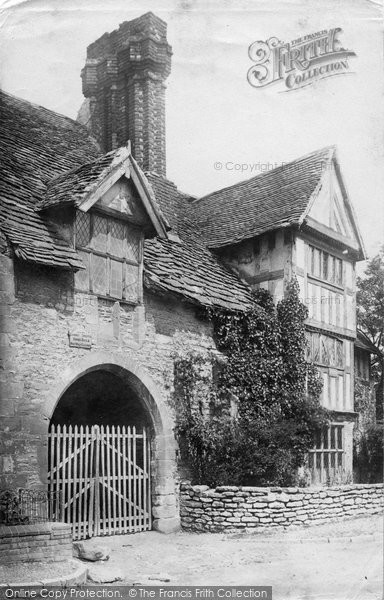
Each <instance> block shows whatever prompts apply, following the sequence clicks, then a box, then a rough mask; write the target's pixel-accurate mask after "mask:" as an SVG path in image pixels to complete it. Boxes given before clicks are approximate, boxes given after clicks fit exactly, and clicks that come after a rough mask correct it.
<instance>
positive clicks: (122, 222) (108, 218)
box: [73, 209, 144, 305]
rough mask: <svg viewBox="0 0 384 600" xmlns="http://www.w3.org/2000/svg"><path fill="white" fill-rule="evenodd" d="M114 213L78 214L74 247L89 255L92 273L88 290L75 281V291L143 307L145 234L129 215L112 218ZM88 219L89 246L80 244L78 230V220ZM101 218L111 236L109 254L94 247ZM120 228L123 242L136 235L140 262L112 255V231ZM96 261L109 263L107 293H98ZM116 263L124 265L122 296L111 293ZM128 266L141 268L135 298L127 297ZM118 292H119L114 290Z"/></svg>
mask: <svg viewBox="0 0 384 600" xmlns="http://www.w3.org/2000/svg"><path fill="white" fill-rule="evenodd" d="M111 212H112V211H108V212H106V211H103V210H100V209H95V210H92V211H90V212H86V213H83V212H82V211H79V210H77V211H76V215H75V219H74V228H73V242H74V247H75V249H76V250H77V251H79V252H81V253H85V254H87V255H88V265H87V269H86V272H87V273H88V286H87V289H83V288H81V287H79V286H76V281H75V291H77V292H82V293H90V294H94V295H96V296H98V297H100V298H106V299H111V300H116V301H119V302H125V303H128V304H134V305H137V304H141V303H142V301H143V252H144V233H143V231H142V228H140V227H138V225H137V224H136V223H133V222H132V221H131V220H130V219H127V218H126V216H125V215H121V214H120V213H116V214H111ZM79 215H81V216H85V215H87V217H88V219H89V224H88V228H89V235H88V243H87V245H80V244H78V243H77V238H78V229H77V220H78V216H79ZM97 218H101V219H103V220H104V221H105V222H106V223H107V232H106V237H107V239H106V251H103V250H100V249H97V248H95V247H92V238H93V234H94V228H95V220H96V219H97ZM116 223H117V224H118V225H119V226H121V227H123V228H124V229H125V233H124V234H123V236H124V237H122V238H121V239H128V237H129V231H133V232H135V235H136V236H137V241H138V242H137V250H138V258H137V260H135V259H134V258H131V257H128V256H127V255H126V254H125V255H124V256H119V255H118V254H115V253H113V252H111V251H110V249H111V229H112V225H113V224H116ZM93 257H101V258H103V259H105V273H106V277H105V280H106V285H105V293H103V292H101V291H98V290H97V289H95V287H96V286H95V280H94V266H93V263H94V260H93ZM113 262H117V263H120V264H121V265H122V278H121V296H119V295H116V294H113V293H111V288H112V267H111V264H113ZM127 266H132V267H135V268H137V294H136V297H135V298H133V297H132V298H129V297H125V296H124V294H125V293H126V292H125V282H126V276H127ZM113 291H115V290H113Z"/></svg>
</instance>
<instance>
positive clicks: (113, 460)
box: [48, 425, 151, 539]
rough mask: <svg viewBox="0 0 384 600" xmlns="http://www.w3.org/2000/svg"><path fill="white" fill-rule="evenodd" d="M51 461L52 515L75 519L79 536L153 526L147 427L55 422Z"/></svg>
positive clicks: (79, 537) (91, 535)
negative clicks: (53, 499)
mask: <svg viewBox="0 0 384 600" xmlns="http://www.w3.org/2000/svg"><path fill="white" fill-rule="evenodd" d="M48 460H49V472H48V489H49V491H51V492H53V493H54V497H55V498H57V502H56V503H54V504H53V509H52V510H53V514H52V515H51V516H52V518H53V519H56V520H60V521H64V522H66V523H72V526H73V538H74V539H85V538H88V537H93V536H96V535H112V534H119V533H135V532H138V531H145V530H148V529H151V487H150V482H151V478H150V444H149V435H148V433H147V431H146V429H143V430H142V431H141V432H138V431H136V428H135V427H125V426H122V427H119V426H118V427H115V426H108V425H106V426H103V425H101V426H100V427H99V426H98V425H93V426H84V427H83V426H80V427H78V426H77V425H75V426H74V427H72V426H71V425H70V426H69V427H67V426H66V425H63V426H60V425H56V426H51V428H50V432H49V452H48Z"/></svg>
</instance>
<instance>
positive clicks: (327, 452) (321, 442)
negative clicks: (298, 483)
mask: <svg viewBox="0 0 384 600" xmlns="http://www.w3.org/2000/svg"><path fill="white" fill-rule="evenodd" d="M343 438H344V427H343V425H339V424H337V423H332V424H331V425H329V426H328V427H324V429H322V430H319V431H317V432H316V434H315V436H314V440H313V447H312V448H311V450H310V451H309V457H308V463H309V464H308V466H309V469H310V471H311V475H312V483H327V482H330V483H332V482H334V481H336V480H337V479H338V478H340V477H342V475H343V473H344V439H343Z"/></svg>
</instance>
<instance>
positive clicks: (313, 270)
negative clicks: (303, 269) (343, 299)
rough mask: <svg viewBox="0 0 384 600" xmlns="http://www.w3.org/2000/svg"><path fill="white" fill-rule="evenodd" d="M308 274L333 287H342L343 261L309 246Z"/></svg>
mask: <svg viewBox="0 0 384 600" xmlns="http://www.w3.org/2000/svg"><path fill="white" fill-rule="evenodd" d="M308 273H309V275H312V276H313V277H317V278H319V279H323V280H324V281H328V282H329V283H332V284H333V285H337V286H340V287H341V286H342V285H343V261H342V260H341V259H340V258H337V257H336V256H332V254H329V253H328V252H325V251H324V250H319V249H318V248H315V247H314V246H309V258H308Z"/></svg>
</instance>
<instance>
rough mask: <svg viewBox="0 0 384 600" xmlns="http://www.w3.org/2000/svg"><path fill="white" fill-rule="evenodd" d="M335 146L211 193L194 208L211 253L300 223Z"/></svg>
mask: <svg viewBox="0 0 384 600" xmlns="http://www.w3.org/2000/svg"><path fill="white" fill-rule="evenodd" d="M334 152H335V148H334V147H333V146H330V147H327V148H323V149H321V150H317V151H316V152H312V153H311V154H308V155H306V156H304V157H302V158H299V159H297V160H294V161H292V162H290V163H286V164H284V165H281V166H280V167H278V168H276V169H273V170H271V171H268V172H266V173H263V174H261V175H257V176H256V177H253V178H252V179H249V180H247V181H243V182H240V183H237V184H235V185H232V186H230V187H227V188H224V189H222V190H218V191H217V192H213V193H212V194H208V195H207V196H204V197H203V198H200V199H199V200H196V201H195V202H194V203H193V210H194V214H195V218H196V222H197V223H198V226H199V229H200V232H201V235H202V237H203V239H204V241H205V242H206V244H207V245H208V246H209V247H211V248H219V247H222V246H226V245H230V244H235V243H237V242H240V241H242V240H244V239H248V238H251V237H254V236H257V235H260V234H262V233H264V232H266V231H271V230H274V229H278V228H279V227H284V226H288V225H295V224H298V223H300V222H301V219H302V217H303V214H304V213H305V211H306V209H307V207H308V203H309V201H310V199H311V196H312V194H313V192H314V191H315V190H316V188H317V186H318V185H319V183H320V180H321V176H322V174H323V172H324V169H326V168H327V165H328V164H329V163H330V161H331V159H332V157H333V155H334Z"/></svg>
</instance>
